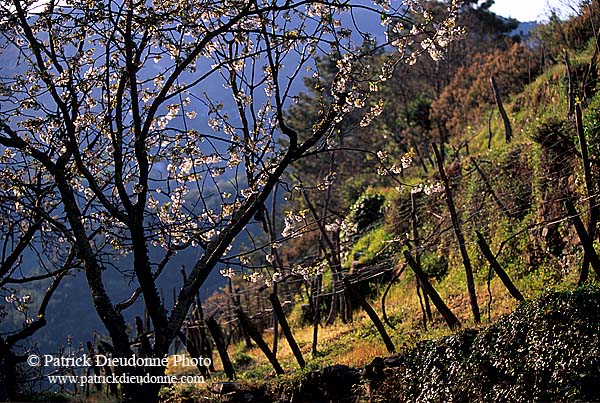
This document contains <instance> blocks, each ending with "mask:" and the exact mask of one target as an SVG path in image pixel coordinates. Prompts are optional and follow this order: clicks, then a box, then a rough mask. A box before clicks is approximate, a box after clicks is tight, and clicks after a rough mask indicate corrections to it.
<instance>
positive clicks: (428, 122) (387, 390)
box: [161, 1, 600, 402]
mask: <svg viewBox="0 0 600 403" xmlns="http://www.w3.org/2000/svg"><path fill="white" fill-rule="evenodd" d="M465 3H466V4H465V5H464V6H463V7H464V10H463V12H462V14H461V16H462V19H463V20H462V21H461V24H463V25H464V26H465V27H466V28H467V30H468V33H467V34H466V35H465V37H464V38H463V40H461V41H458V42H456V43H454V44H452V46H451V47H450V48H449V49H448V54H447V55H446V58H445V59H444V60H440V61H433V60H423V62H422V63H420V64H419V65H416V66H410V65H399V66H397V69H396V71H395V72H394V75H393V77H392V78H391V79H390V80H388V81H387V82H386V85H385V86H384V87H382V88H378V89H377V91H378V92H379V94H380V95H379V98H380V100H381V101H380V102H377V101H375V100H374V99H375V98H371V101H370V103H369V104H367V105H364V107H363V112H364V111H366V110H370V111H378V112H377V113H378V114H379V117H380V119H378V120H374V121H373V124H371V125H370V126H365V127H363V125H362V124H361V119H362V118H361V116H360V115H359V114H358V113H357V114H356V116H354V115H351V116H350V117H349V118H348V119H346V120H344V121H342V122H340V124H339V128H338V130H339V133H340V135H339V138H338V139H337V141H338V143H336V145H335V147H329V148H328V147H324V148H323V149H324V151H323V152H322V153H318V152H315V154H314V156H312V157H311V158H307V159H305V160H302V161H298V162H297V163H296V164H294V165H293V172H292V174H291V175H290V177H289V182H290V183H291V184H292V186H289V187H286V186H283V185H282V186H281V187H280V188H278V189H279V192H281V193H280V194H279V195H277V194H276V195H275V196H274V197H273V199H272V200H271V201H270V203H272V205H271V206H268V207H269V208H270V209H271V213H272V214H273V217H275V215H276V214H275V213H276V212H277V213H279V214H280V215H281V216H282V217H283V218H282V219H280V220H275V219H274V220H273V224H272V225H270V228H267V225H266V224H265V222H266V221H265V220H264V217H261V216H260V214H257V216H256V217H255V218H256V222H257V224H259V225H257V227H259V232H260V234H259V235H256V237H255V238H256V239H255V238H253V240H252V245H251V246H248V247H247V249H248V259H249V261H250V262H251V264H249V266H252V267H255V270H254V271H248V270H246V271H236V270H224V272H223V274H224V275H225V276H226V277H227V281H228V286H226V287H224V288H223V289H222V290H221V292H219V293H216V294H214V295H212V296H211V297H209V298H208V299H207V300H206V301H204V302H203V304H202V306H199V305H196V307H195V309H194V310H193V313H192V315H191V316H190V317H189V320H188V321H187V322H186V328H185V329H184V333H185V334H186V335H187V337H195V338H197V339H198V340H199V342H198V343H199V345H202V346H203V347H202V348H204V350H202V348H200V347H198V350H197V351H195V352H190V353H191V354H192V355H194V354H199V352H200V353H203V354H206V353H208V352H210V353H211V354H213V359H214V363H215V365H214V368H212V369H211V370H210V371H208V370H206V371H207V372H206V375H207V376H209V377H210V378H209V379H208V383H207V384H206V385H201V386H192V385H185V386H181V385H178V386H172V387H170V388H164V389H163V390H162V391H161V396H162V398H163V400H165V401H168V402H183V401H198V400H199V399H204V400H200V401H214V402H224V401H256V402H263V401H264V402H267V401H269V402H271V401H273V402H274V401H287V402H325V401H336V402H337V401H340V402H341V401H347V402H351V401H365V402H366V401H370V402H392V401H478V402H488V401H523V402H525V401H588V400H600V395H599V394H598V393H599V392H598V388H597V384H598V382H599V381H600V362H599V358H598V357H600V354H599V352H598V346H600V339H599V335H600V316H599V315H600V311H599V309H598V307H599V306H600V292H599V291H598V288H597V285H598V282H599V280H600V260H598V257H597V256H596V255H595V254H594V253H593V251H594V247H596V249H597V247H598V231H597V230H596V227H597V223H598V219H599V218H600V214H598V205H597V198H598V183H599V182H598V180H599V179H600V165H599V164H600V92H598V85H599V84H598V77H599V69H598V64H597V61H598V53H599V50H598V41H597V32H595V31H594V29H597V27H600V4H599V3H598V2H597V1H589V2H582V4H581V6H580V13H579V14H578V15H575V16H574V17H572V18H571V19H569V20H568V21H560V20H559V19H558V18H551V20H550V22H548V23H547V24H545V25H543V26H540V27H538V28H537V29H536V31H535V32H534V33H533V34H532V36H531V37H528V38H521V37H518V36H517V37H515V36H513V34H512V32H513V30H514V29H515V28H516V21H511V20H505V19H500V18H498V17H497V16H495V15H493V13H491V12H490V11H489V7H490V6H491V4H492V3H493V2H484V4H483V5H478V2H476V1H466V2H465ZM438 6H439V7H442V6H443V5H441V4H440V5H438ZM594 27H596V28H594ZM385 58H386V55H385V54H383V53H382V54H381V55H380V56H378V57H375V58H373V60H368V61H364V62H365V63H371V64H373V65H375V66H380V65H381V66H383V65H384V61H385ZM318 70H319V74H320V77H321V79H320V80H314V79H312V78H308V79H306V88H307V90H306V92H305V93H302V94H301V95H300V96H299V97H298V103H297V104H296V105H295V106H294V107H292V108H290V109H289V110H288V111H287V113H288V115H289V117H290V119H292V121H295V122H296V123H297V127H298V128H300V129H299V132H300V133H301V134H302V130H304V131H305V133H304V134H306V133H308V132H310V131H311V130H313V129H314V128H312V127H311V124H313V123H314V122H316V117H317V116H318V114H319V111H320V110H321V109H322V108H323V105H325V104H327V103H328V102H331V99H328V98H327V95H326V94H327V93H328V92H327V88H324V87H323V86H322V85H321V83H322V81H321V80H327V79H328V78H329V79H330V80H332V79H333V77H334V76H335V72H336V71H337V67H336V66H335V65H333V64H332V63H331V62H330V61H329V60H328V59H327V58H326V57H323V58H322V60H321V66H318ZM492 78H494V80H495V83H496V89H497V94H495V93H494V90H493V87H492V84H491V80H492ZM329 85H333V83H331V82H330V83H329ZM498 100H501V103H502V107H503V108H504V110H505V112H506V117H507V121H505V119H503V116H502V110H501V108H500V106H499V102H498ZM307 122H308V124H307ZM507 122H508V123H510V127H508V126H507ZM582 141H583V143H582ZM436 154H437V155H436ZM283 193H285V199H286V201H285V203H282V200H281V199H282V198H283V196H281V194H283ZM449 199H451V200H452V202H451V203H450V202H449ZM565 202H566V203H567V204H568V203H569V202H570V203H572V204H573V205H574V208H575V214H572V212H571V213H569V212H568V211H567V210H566V209H565ZM452 210H455V212H453V211H452ZM265 211H266V210H265ZM454 213H455V214H454ZM575 218H577V219H580V222H581V225H582V226H583V228H584V231H583V233H582V231H580V230H576V227H575V225H577V224H578V223H579V222H578V221H577V220H576V219H575ZM279 234H283V238H278V236H279ZM586 241H589V242H590V243H589V245H588V251H587V252H585V253H584V248H583V246H582V245H583V243H584V242H586ZM257 245H267V246H261V247H259V246H257ZM486 245H487V248H489V250H490V251H491V252H490V254H491V255H493V256H494V259H492V260H495V263H494V264H495V265H496V268H495V269H492V266H491V265H490V262H489V260H490V259H489V256H488V257H486V253H484V251H485V248H486ZM584 254H585V255H586V256H584ZM411 261H412V262H414V265H413V264H411V263H410V262H411ZM497 267H500V268H501V269H502V270H499V269H497ZM502 272H504V273H505V275H502ZM417 273H418V274H417ZM184 275H185V273H184ZM503 277H504V278H503ZM507 279H508V280H507ZM511 285H512V289H511ZM431 289H433V290H435V293H434V292H432V291H431ZM515 289H516V290H517V293H515V291H514V290H515ZM517 294H518V295H517ZM436 295H437V297H436ZM274 296H276V297H277V298H278V301H279V303H281V305H282V311H283V312H284V313H285V318H286V321H287V324H288V325H289V327H290V329H291V337H289V336H287V337H286V335H285V334H284V333H283V332H282V330H281V326H282V318H281V317H277V315H276V312H275V308H274V306H276V305H277V304H276V303H275V302H273V299H274ZM520 296H522V298H521V297H520ZM521 299H524V300H525V301H521ZM363 300H364V301H363ZM365 303H366V304H368V307H367V308H365ZM369 307H370V308H371V309H372V311H370V312H369ZM199 308H201V309H199ZM374 316H375V318H374ZM209 317H210V318H211V319H214V320H215V322H216V323H218V325H219V327H220V329H221V330H222V331H223V333H224V337H223V339H224V340H223V341H224V344H226V347H227V355H228V358H229V359H230V360H231V363H232V367H233V370H234V371H235V374H234V375H233V374H229V376H227V375H226V372H225V371H224V369H225V368H224V363H223V358H224V356H223V355H222V354H221V355H220V356H219V355H217V352H216V349H215V346H214V342H213V341H210V338H209V337H208V334H209V330H210V329H208V328H207V327H206V325H205V320H206V319H207V318H209ZM452 317H454V319H452ZM377 320H380V321H381V322H380V323H377V324H376V322H377ZM283 326H285V323H284V324H283ZM255 333H256V334H259V336H256V334H255ZM291 338H293V339H294V342H295V343H296V344H297V346H298V349H297V351H296V352H295V353H294V351H293V349H292V347H290V343H289V341H290V340H289V339H291ZM386 338H389V339H386ZM257 339H258V341H257ZM260 340H263V341H264V342H265V345H266V349H267V350H269V351H268V352H267V354H265V346H263V347H262V348H261V347H260V346H259V343H260ZM178 347H179V348H180V349H181V350H182V351H183V346H181V345H179V346H178ZM207 347H209V348H207ZM213 350H214V352H213ZM298 352H299V353H300V355H301V358H302V360H303V362H302V363H301V362H300V361H301V360H300V359H299V358H298ZM268 354H271V355H272V356H271V357H270V358H269V357H267V355H268ZM274 361H276V362H277V364H274ZM277 366H280V367H281V368H280V369H277ZM301 367H303V368H301ZM168 371H169V373H174V374H186V373H188V372H192V371H193V372H194V373H195V371H196V369H195V368H190V367H174V366H171V367H169V369H168ZM228 378H235V379H231V381H234V383H232V384H229V383H228V382H229V379H228Z"/></svg>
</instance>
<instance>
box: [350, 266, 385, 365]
mask: <svg viewBox="0 0 600 403" xmlns="http://www.w3.org/2000/svg"><path fill="white" fill-rule="evenodd" d="M342 282H343V283H344V287H345V288H346V291H348V295H349V296H350V298H352V299H353V300H354V301H356V302H357V303H358V304H359V305H360V306H361V307H362V309H364V310H365V312H366V313H367V315H369V318H371V321H372V322H373V324H374V325H375V328H377V331H378V332H379V335H380V336H381V338H382V339H383V342H384V343H385V347H386V348H387V350H388V352H389V353H390V354H393V353H395V352H396V347H394V343H393V342H392V339H391V338H390V336H389V335H388V334H387V332H386V331H385V327H384V326H383V323H382V322H381V319H379V316H377V313H376V312H375V310H373V308H372V307H371V305H369V303H368V302H367V300H365V298H364V297H363V296H362V295H361V293H359V292H358V291H357V290H356V288H354V286H353V285H352V283H350V281H349V280H348V279H347V278H344V279H343V280H342Z"/></svg>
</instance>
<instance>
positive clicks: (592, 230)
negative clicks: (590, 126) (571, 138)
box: [575, 104, 600, 284]
mask: <svg viewBox="0 0 600 403" xmlns="http://www.w3.org/2000/svg"><path fill="white" fill-rule="evenodd" d="M575 127H576V128H577V137H578V138H579V148H580V149H581V163H582V165H583V177H584V180H585V188H586V191H587V197H588V208H589V210H590V219H589V225H588V229H587V233H588V236H589V238H590V239H591V240H592V242H593V241H594V238H595V237H596V223H597V222H598V216H599V215H600V214H599V213H598V204H597V202H596V192H595V189H594V180H593V178H592V168H591V165H590V157H589V153H588V148H587V140H586V138H585V131H584V129H583V117H582V114H581V105H580V104H576V105H575ZM589 263H590V262H589V259H588V258H587V257H584V259H583V265H582V268H581V274H580V276H579V284H583V283H585V281H586V280H587V277H588V272H589Z"/></svg>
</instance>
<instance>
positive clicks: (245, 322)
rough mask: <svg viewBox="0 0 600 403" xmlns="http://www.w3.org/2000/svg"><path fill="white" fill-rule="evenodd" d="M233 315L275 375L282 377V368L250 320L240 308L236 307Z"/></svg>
mask: <svg viewBox="0 0 600 403" xmlns="http://www.w3.org/2000/svg"><path fill="white" fill-rule="evenodd" d="M235 313H236V315H237V317H238V320H239V321H240V324H241V325H242V327H243V328H244V330H245V332H246V334H247V335H248V336H250V337H251V338H252V340H254V342H255V343H256V345H257V346H258V348H260V349H261V351H262V352H263V354H264V355H265V357H267V359H268V360H269V362H270V363H271V365H272V366H273V369H275V373H277V375H283V374H284V373H285V372H284V370H283V368H281V365H279V361H277V357H275V355H274V354H273V352H272V351H271V350H270V349H269V346H268V345H267V343H266V342H265V340H264V339H263V338H262V336H261V335H260V333H259V332H258V331H257V330H256V329H255V328H254V326H253V325H252V322H250V319H249V318H248V317H247V316H246V314H245V313H244V311H243V310H242V308H241V307H240V306H237V307H236V308H235Z"/></svg>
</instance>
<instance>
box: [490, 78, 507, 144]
mask: <svg viewBox="0 0 600 403" xmlns="http://www.w3.org/2000/svg"><path fill="white" fill-rule="evenodd" d="M490 83H491V84H492V89H493V90H494V97H495V98H496V105H498V110H499V111H500V116H502V121H503V122H504V135H505V136H506V142H507V143H510V141H511V140H512V127H511V126H510V120H508V115H507V114H506V110H505V109H504V104H503V103H502V97H501V96H500V90H499V89H498V83H497V82H496V77H494V76H492V77H490Z"/></svg>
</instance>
